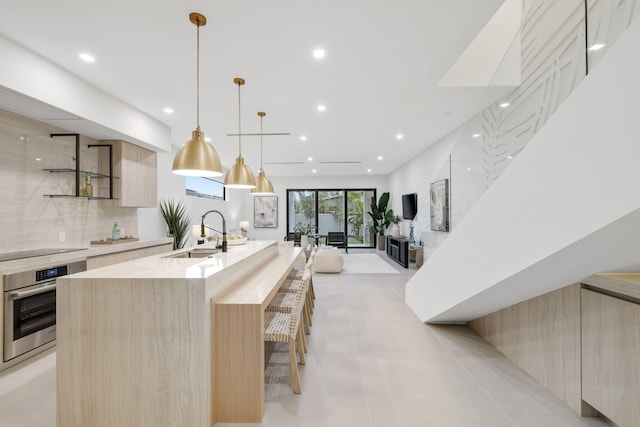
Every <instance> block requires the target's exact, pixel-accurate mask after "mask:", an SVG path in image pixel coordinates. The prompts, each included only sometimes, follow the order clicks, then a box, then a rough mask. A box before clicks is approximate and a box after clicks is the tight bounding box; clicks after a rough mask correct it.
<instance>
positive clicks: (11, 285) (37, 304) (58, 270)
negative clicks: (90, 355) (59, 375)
mask: <svg viewBox="0 0 640 427" xmlns="http://www.w3.org/2000/svg"><path fill="white" fill-rule="evenodd" d="M86 269H87V262H86V261H78V262H74V263H69V264H65V265H58V266H53V267H47V268H43V269H35V270H29V271H24V272H20V273H13V274H8V275H6V276H4V355H3V360H4V361H5V362H7V361H9V360H11V359H13V358H15V357H18V356H20V355H22V354H24V353H26V352H28V351H31V350H33V349H35V348H38V347H40V346H42V345H44V344H46V343H48V342H51V341H53V340H55V339H56V278H58V277H61V276H66V275H67V274H73V273H78V272H80V271H85V270H86Z"/></svg>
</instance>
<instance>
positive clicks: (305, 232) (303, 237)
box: [293, 222, 315, 248]
mask: <svg viewBox="0 0 640 427" xmlns="http://www.w3.org/2000/svg"><path fill="white" fill-rule="evenodd" d="M293 232H294V233H296V235H298V236H300V246H301V247H303V248H306V247H307V245H308V244H309V238H308V236H309V234H311V233H313V232H315V227H314V226H312V225H311V224H303V223H301V222H299V223H297V224H296V225H295V227H293Z"/></svg>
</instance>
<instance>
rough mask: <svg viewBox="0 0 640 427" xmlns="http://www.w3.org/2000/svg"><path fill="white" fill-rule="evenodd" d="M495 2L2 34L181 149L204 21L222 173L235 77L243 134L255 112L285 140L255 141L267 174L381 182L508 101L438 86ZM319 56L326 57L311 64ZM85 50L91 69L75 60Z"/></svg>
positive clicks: (18, 5) (68, 20) (335, 7)
mask: <svg viewBox="0 0 640 427" xmlns="http://www.w3.org/2000/svg"><path fill="white" fill-rule="evenodd" d="M502 3H503V0H483V1H477V0H447V1H442V0H394V1H391V0H386V1H385V0H376V1H364V0H350V1H336V0H326V1H323V2H306V1H293V0H272V1H257V0H233V1H232V0H218V1H215V2H213V1H206V2H205V1H195V0H187V1H171V2H169V1H163V2H158V1H154V0H126V1H125V0H111V1H106V2H89V1H86V0H59V1H55V2H52V1H50V0H32V1H10V2H4V4H3V6H2V13H1V14H0V33H2V34H3V35H4V36H6V37H7V38H9V39H12V40H13V41H15V42H17V43H19V44H21V45H23V46H25V47H27V48H29V49H31V50H33V51H35V52H36V53H38V54H40V55H42V56H44V57H45V58H48V59H49V60H51V61H52V62H54V63H56V64H58V65H60V66H62V67H63V68H65V69H67V70H69V71H70V72H71V73H73V74H75V75H77V76H79V77H80V78H82V79H84V80H86V81H88V82H89V83H91V84H93V85H94V86H96V87H98V88H100V89H102V90H104V91H106V92H108V93H110V94H112V95H114V96H116V97H117V98H120V99H122V100H123V101H125V102H126V103H128V104H130V105H132V106H134V107H136V108H138V109H139V110H141V111H143V112H145V113H147V114H148V115H150V116H152V117H154V118H156V119H157V120H159V121H161V122H163V123H165V124H167V125H168V126H170V127H171V132H172V140H173V144H174V145H181V144H182V143H184V142H185V141H186V140H188V139H190V138H191V132H192V131H193V130H194V129H195V126H196V27H195V26H194V25H193V24H191V23H190V21H189V18H188V16H189V13H190V12H194V11H195V12H200V13H202V14H203V15H205V16H206V17H207V21H208V22H207V25H206V26H204V27H201V29H200V124H201V127H202V130H203V131H204V133H205V136H207V137H210V138H211V143H212V144H213V145H214V147H215V148H216V150H217V151H218V153H219V154H220V158H221V160H222V163H223V165H224V166H225V167H229V166H231V165H232V164H233V162H234V159H235V157H236V156H237V153H238V139H237V137H229V136H227V134H230V133H237V132H238V90H237V86H236V85H235V84H234V83H233V79H234V77H242V78H244V79H245V80H246V84H245V85H244V86H243V87H242V92H241V120H242V132H243V133H255V132H259V129H260V121H259V117H258V116H257V112H258V111H265V112H266V113H267V115H266V117H265V118H264V122H263V123H264V132H265V133H270V132H289V133H290V134H291V135H289V136H265V137H264V138H263V142H264V162H265V166H264V168H265V171H266V173H267V176H304V175H312V174H313V172H312V170H313V169H315V170H316V172H315V173H316V174H318V175H363V174H367V173H371V174H375V175H380V174H382V175H386V174H389V173H391V172H393V171H394V170H395V169H397V168H398V167H400V166H401V165H402V164H403V163H404V162H406V161H408V160H409V159H411V158H412V157H414V156H415V155H416V154H417V153H419V152H420V151H422V150H424V149H425V148H426V147H427V146H428V145H429V144H432V143H433V142H435V141H437V140H438V139H440V138H442V137H443V136H445V135H446V134H447V133H449V132H451V131H452V130H453V129H455V128H456V127H457V126H459V125H460V124H462V123H463V122H465V121H466V120H468V119H469V118H471V117H473V115H475V114H476V113H478V112H479V111H480V110H481V109H482V108H484V107H486V106H487V105H489V104H490V103H492V102H495V101H497V100H499V99H500V98H501V97H502V96H504V95H505V94H506V93H507V90H509V89H508V88H505V87H465V88H461V87H438V82H439V81H440V80H441V79H442V78H443V76H444V75H445V74H446V73H447V71H448V70H449V68H450V67H451V66H452V65H453V63H454V62H455V61H456V59H457V58H458V57H459V56H460V55H461V54H462V52H463V51H464V50H465V48H466V47H467V46H468V45H469V44H470V43H471V41H472V40H473V39H474V37H475V36H476V35H477V34H478V33H479V32H480V31H481V30H482V28H483V27H484V25H485V24H486V23H487V21H489V19H491V17H492V16H493V14H494V13H495V12H496V10H497V9H498V8H499V7H500V6H501V4H502ZM317 48H322V49H324V50H325V52H326V56H325V58H324V59H322V60H317V59H314V57H313V55H312V52H313V50H314V49H317ZM81 52H88V53H90V54H91V55H93V56H94V57H95V58H96V61H95V62H94V63H85V62H83V61H81V60H79V58H78V54H79V53H81ZM318 104H324V105H326V111H325V112H323V113H320V112H318V111H317V110H316V107H317V105H318ZM164 107H171V108H172V109H173V110H174V113H173V114H171V115H168V114H166V113H164V112H163V108H164ZM21 113H24V112H21ZM102 131H103V129H101V130H100V132H102ZM90 132H91V131H90V129H88V130H87V131H86V134H87V135H89V136H92V135H91V133H90ZM397 134H402V135H404V137H403V139H402V140H398V139H396V135H397ZM96 135H102V134H101V133H99V132H98V131H96ZM303 135H304V136H306V137H307V140H306V141H301V140H300V137H301V136H303ZM242 154H243V156H244V157H245V159H246V163H247V164H248V165H249V166H250V167H251V168H252V169H253V171H254V173H255V172H257V170H258V169H259V166H260V138H259V137H244V138H243V140H242ZM379 156H382V158H383V160H378V157H379ZM309 157H311V158H312V159H313V160H311V161H310V160H308V158H309ZM297 162H300V163H299V164H273V163H297ZM326 162H341V163H326ZM345 162H346V163H345ZM350 162H353V163H350ZM367 169H371V172H367Z"/></svg>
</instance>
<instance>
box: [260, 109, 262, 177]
mask: <svg viewBox="0 0 640 427" xmlns="http://www.w3.org/2000/svg"><path fill="white" fill-rule="evenodd" d="M260 169H261V170H262V116H260Z"/></svg>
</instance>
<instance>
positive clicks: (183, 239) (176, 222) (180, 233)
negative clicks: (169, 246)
mask: <svg viewBox="0 0 640 427" xmlns="http://www.w3.org/2000/svg"><path fill="white" fill-rule="evenodd" d="M160 212H161V213H162V217H163V218H164V222H166V224H167V228H168V230H169V231H168V235H169V236H171V237H173V250H176V249H182V248H183V247H184V245H185V243H187V239H188V238H189V229H190V228H191V217H190V216H189V214H188V213H187V207H186V206H185V204H184V202H176V201H174V200H173V199H169V200H166V201H164V202H161V203H160Z"/></svg>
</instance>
